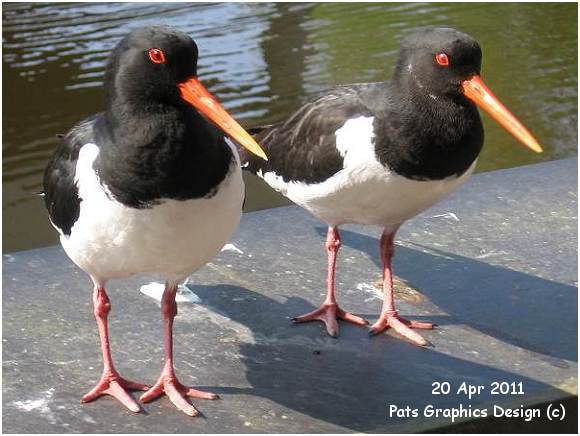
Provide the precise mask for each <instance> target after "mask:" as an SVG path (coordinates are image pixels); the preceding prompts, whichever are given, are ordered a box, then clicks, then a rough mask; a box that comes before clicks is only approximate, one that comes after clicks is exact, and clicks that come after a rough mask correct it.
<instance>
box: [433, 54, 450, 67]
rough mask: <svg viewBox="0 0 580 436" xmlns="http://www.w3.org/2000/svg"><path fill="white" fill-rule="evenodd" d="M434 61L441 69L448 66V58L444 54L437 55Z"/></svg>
mask: <svg viewBox="0 0 580 436" xmlns="http://www.w3.org/2000/svg"><path fill="white" fill-rule="evenodd" d="M435 61H437V63H438V64H439V65H441V66H442V67H446V66H448V65H449V56H447V55H446V54H445V53H437V54H436V55H435Z"/></svg>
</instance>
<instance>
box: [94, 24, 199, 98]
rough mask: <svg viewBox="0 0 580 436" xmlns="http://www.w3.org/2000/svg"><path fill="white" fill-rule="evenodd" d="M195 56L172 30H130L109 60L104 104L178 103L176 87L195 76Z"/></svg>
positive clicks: (192, 47) (188, 41) (188, 43)
mask: <svg viewBox="0 0 580 436" xmlns="http://www.w3.org/2000/svg"><path fill="white" fill-rule="evenodd" d="M197 53H198V50H197V45H196V44H195V42H194V41H193V39H191V38H190V37H189V36H188V35H186V34H185V33H183V32H180V31H178V30H176V29H173V28H170V27H164V26H151V27H143V28H139V29H136V30H133V31H132V32H131V33H129V34H128V35H127V36H125V37H124V38H123V39H122V40H121V41H120V42H119V44H118V45H117V46H116V47H115V49H114V50H113V52H112V54H111V57H110V59H109V64H108V65H107V71H106V76H105V89H106V90H107V103H108V104H115V102H118V100H121V102H122V103H123V104H127V102H130V103H133V104H139V103H141V102H146V103H148V104H151V103H153V102H158V103H170V102H175V103H181V102H182V101H181V99H180V93H179V89H178V84H179V83H182V82H184V81H186V80H187V79H189V78H190V77H195V76H196V75H197Z"/></svg>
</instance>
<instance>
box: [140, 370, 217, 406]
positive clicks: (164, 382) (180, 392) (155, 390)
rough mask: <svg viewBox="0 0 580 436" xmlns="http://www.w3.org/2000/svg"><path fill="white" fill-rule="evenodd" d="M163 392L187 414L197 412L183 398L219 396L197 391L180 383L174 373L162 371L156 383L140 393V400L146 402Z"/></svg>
mask: <svg viewBox="0 0 580 436" xmlns="http://www.w3.org/2000/svg"><path fill="white" fill-rule="evenodd" d="M164 394H165V395H167V396H168V397H169V400H170V401H171V402H172V403H173V404H174V405H175V407H177V408H178V409H179V410H181V411H182V412H183V413H185V414H186V415H189V416H197V415H199V412H198V411H197V409H196V408H195V407H193V405H191V404H190V403H189V402H188V401H187V400H186V399H185V398H186V397H192V398H201V399H203V400H217V399H218V398H219V396H218V395H217V394H214V393H211V392H204V391H199V390H197V389H193V388H190V387H187V386H184V385H182V384H181V383H180V382H179V381H178V380H177V378H176V377H175V375H174V374H170V375H167V374H164V373H162V374H161V376H160V377H159V380H157V383H155V385H153V386H152V387H151V388H150V389H149V390H148V391H147V392H145V393H144V394H143V395H141V398H140V400H141V401H143V402H144V403H148V402H149V401H152V400H154V399H156V398H159V397H160V396H162V395H164Z"/></svg>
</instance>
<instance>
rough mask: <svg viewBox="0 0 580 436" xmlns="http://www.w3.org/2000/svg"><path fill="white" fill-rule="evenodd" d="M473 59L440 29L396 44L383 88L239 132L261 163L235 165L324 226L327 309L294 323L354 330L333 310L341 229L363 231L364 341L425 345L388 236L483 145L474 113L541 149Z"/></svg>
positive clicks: (451, 182) (452, 33) (453, 179)
mask: <svg viewBox="0 0 580 436" xmlns="http://www.w3.org/2000/svg"><path fill="white" fill-rule="evenodd" d="M480 67H481V48H480V47H479V45H478V43H477V42H476V41H475V40H474V39H473V38H471V37H470V36H468V35H466V34H465V33H461V32H459V31H457V30H454V29H451V28H426V29H421V30H418V31H416V32H414V33H412V34H411V35H409V36H408V37H406V38H405V39H404V40H403V41H402V45H401V48H400V51H399V54H398V59H397V62H396V65H395V68H394V71H393V74H392V77H391V79H390V80H389V81H386V82H381V83H361V84H353V85H345V86H338V87H336V88H333V89H330V90H328V91H326V92H323V93H321V94H320V95H317V96H315V97H314V98H312V99H310V100H309V101H307V102H306V103H305V104H304V105H303V106H302V107H300V108H299V109H298V110H297V111H296V112H294V113H293V114H292V115H290V116H289V117H288V119H286V120H285V121H283V122H280V123H277V124H274V125H269V126H264V127H258V128H254V129H251V130H250V131H251V132H252V133H254V137H255V138H256V140H257V141H258V142H259V143H260V144H261V145H262V147H263V148H264V149H265V150H266V152H267V154H268V158H269V160H268V161H267V162H266V161H262V160H259V159H256V158H254V157H253V156H251V155H248V154H247V153H242V156H241V159H242V165H243V166H246V167H247V169H249V170H250V171H252V172H253V173H255V174H257V175H258V176H259V177H261V178H263V179H264V180H265V181H266V182H267V183H268V184H269V185H270V186H271V187H272V188H274V189H275V190H277V191H278V192H280V193H282V194H283V195H285V196H286V197H288V198H289V199H290V200H292V201H293V202H294V203H296V204H298V205H300V206H302V207H303V208H305V209H306V210H308V211H309V212H311V213H312V214H313V215H314V216H316V217H318V218H319V219H321V220H323V221H324V222H325V223H327V224H328V235H327V240H326V249H327V252H328V280H327V297H326V300H325V301H324V303H323V304H322V305H321V306H320V308H319V309H317V310H315V311H313V312H311V313H308V314H306V315H303V316H299V317H297V318H295V321H296V322H306V321H312V320H319V321H323V322H324V323H325V324H326V329H327V331H328V333H329V334H330V335H331V336H336V335H337V334H338V323H337V319H342V320H344V321H348V322H352V323H355V324H360V325H364V324H366V323H367V322H366V321H365V320H363V319H362V318H360V317H358V316H355V315H352V314H350V313H348V312H345V311H344V310H342V309H341V308H340V307H339V306H338V304H337V300H336V298H335V285H334V277H335V266H336V256H337V253H338V250H339V247H340V235H339V232H338V228H339V226H340V225H342V224H346V223H355V224H370V225H378V226H381V227H382V228H383V229H384V231H383V234H382V237H381V241H380V254H381V259H382V262H383V270H384V271H383V272H384V274H383V293H384V302H383V307H382V312H381V315H380V317H379V319H378V320H377V321H376V322H375V323H374V324H373V325H372V326H371V331H370V332H371V334H377V333H379V332H382V331H384V330H386V329H387V328H389V327H390V328H392V329H393V330H394V331H396V332H398V333H399V334H401V335H402V336H404V337H406V338H407V339H408V340H410V341H411V342H413V343H415V344H418V345H427V344H428V342H427V341H426V340H425V339H424V338H423V337H422V336H421V335H419V334H418V333H417V332H415V331H413V330H412V328H427V329H430V328H433V324H431V323H426V322H416V321H410V320H406V319H405V318H403V317H401V316H400V315H399V314H398V313H397V311H396V308H395V302H394V296H393V281H392V273H391V259H392V257H393V251H394V237H395V233H396V231H397V229H398V228H399V227H400V226H401V224H403V223H404V222H405V221H406V220H408V219H410V218H413V217H414V216H415V215H417V214H418V213H420V212H421V211H423V210H425V209H427V208H429V207H430V206H432V205H433V204H435V203H437V202H438V201H439V200H441V199H442V198H443V197H445V196H446V195H448V194H449V193H451V192H452V191H454V190H455V189H457V188H458V187H459V186H461V185H462V184H463V183H464V182H465V181H466V180H467V179H468V177H469V176H470V175H471V173H472V172H473V170H474V168H475V165H476V161H477V157H478V155H479V153H480V151H481V148H482V145H483V127H482V124H481V120H480V117H479V114H478V111H477V107H476V105H478V106H479V107H481V108H482V109H483V110H485V111H486V112H488V113H489V114H490V115H491V116H492V117H493V118H494V119H495V120H496V121H498V122H499V123H500V124H501V125H502V126H504V127H505V128H506V129H507V130H508V131H509V132H511V133H512V134H513V135H514V136H515V137H516V138H518V139H519V140H520V141H521V142H523V143H524V144H525V145H526V146H527V147H529V148H530V149H532V150H533V151H535V152H541V151H542V149H541V147H540V145H539V144H538V142H537V141H536V140H535V139H534V138H533V137H532V136H531V134H530V133H529V132H528V131H527V130H526V129H525V128H524V127H523V126H522V125H521V124H520V123H519V122H518V121H517V120H516V118H515V117H514V116H513V115H511V114H510V112H509V111H508V110H507V109H506V108H505V107H504V106H503V105H502V104H501V103H500V102H499V101H498V99H497V98H496V97H495V96H494V95H493V94H492V93H491V91H490V90H489V89H488V88H487V87H486V86H485V85H484V84H483V82H482V80H481V78H480Z"/></svg>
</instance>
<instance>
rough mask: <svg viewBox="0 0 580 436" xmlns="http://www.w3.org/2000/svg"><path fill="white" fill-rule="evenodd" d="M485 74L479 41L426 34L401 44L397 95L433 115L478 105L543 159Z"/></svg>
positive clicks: (433, 30) (441, 32) (447, 32)
mask: <svg viewBox="0 0 580 436" xmlns="http://www.w3.org/2000/svg"><path fill="white" fill-rule="evenodd" d="M480 70H481V48H480V47H479V44H478V43H477V41H476V40H475V39H473V38H472V37H471V36H469V35H467V34H465V33H462V32H459V31H457V30H455V29H451V28H449V27H429V28H424V29H420V30H418V31H416V32H414V33H412V34H410V35H409V36H407V37H406V38H404V40H403V41H402V43H401V50H400V51H399V57H398V59H397V64H396V66H395V72H394V74H393V85H394V90H396V92H400V93H402V94H403V95H404V96H405V98H406V99H411V100H417V101H418V103H417V104H419V105H422V106H423V107H425V106H429V105H428V104H427V103H428V102H430V103H431V104H430V107H431V109H433V108H435V111H437V112H441V113H443V112H446V113H447V114H451V113H452V112H453V111H455V113H460V112H461V111H457V110H456V109H457V107H459V106H462V107H464V106H465V105H471V104H472V103H475V104H476V105H478V106H479V107H480V108H481V109H483V110H485V111H486V112H487V113H488V114H489V115H490V116H491V117H492V118H494V119H495V120H496V121H497V122H498V123H500V124H501V125H502V126H503V127H504V128H505V129H506V130H508V131H509V132H510V133H511V134H512V135H514V136H515V137H516V138H517V139H518V140H519V141H521V142H522V143H523V144H524V145H525V146H526V147H528V148H530V149H531V150H533V151H535V152H537V153H540V152H541V151H542V147H541V146H540V144H539V143H538V141H537V140H536V139H535V138H534V137H533V136H532V135H531V133H530V132H529V131H528V130H527V129H526V128H525V127H524V126H523V125H522V124H521V123H520V122H519V121H518V120H517V119H516V118H515V117H514V116H513V115H512V114H511V113H510V112H509V111H508V110H507V109H506V107H505V106H504V105H503V104H502V103H501V102H500V101H499V100H498V99H497V97H495V95H493V93H492V92H491V91H490V90H489V88H487V86H485V84H484V83H483V81H482V80H481V77H480ZM471 109H472V110H474V108H473V106H472V107H471ZM428 112H429V111H428ZM430 112H431V113H433V112H434V111H433V110H431V111H430ZM472 113H473V112H472ZM442 118H443V119H449V118H450V117H445V116H443V117H442ZM472 118H473V117H472Z"/></svg>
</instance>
